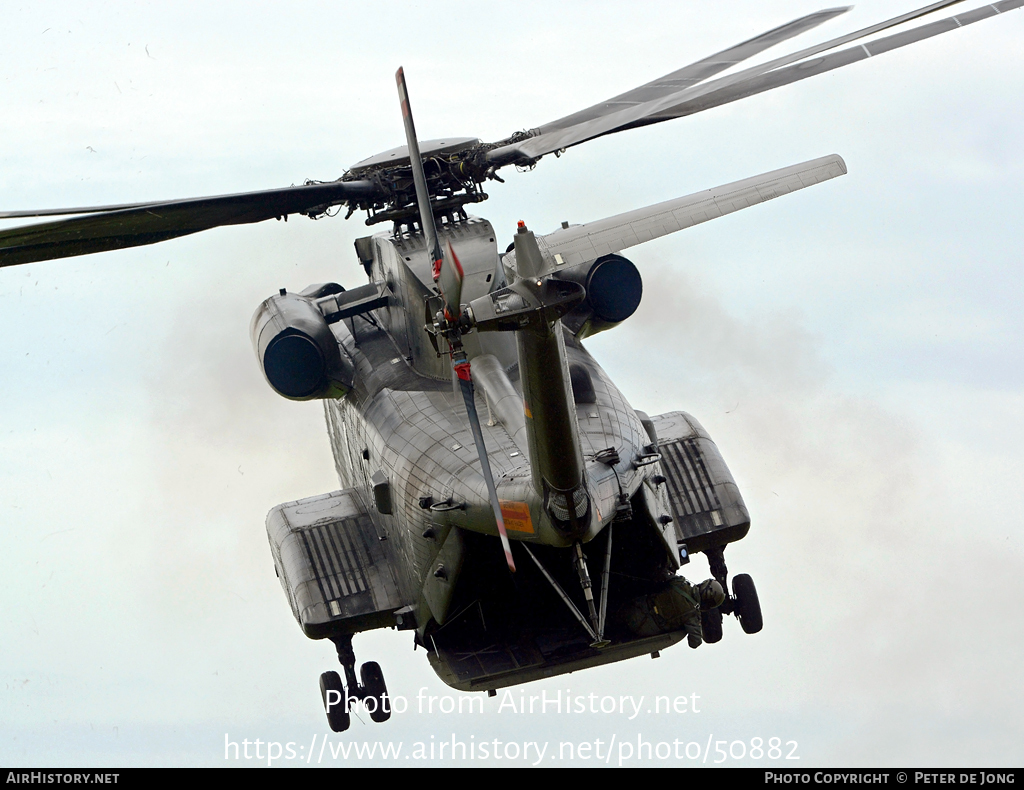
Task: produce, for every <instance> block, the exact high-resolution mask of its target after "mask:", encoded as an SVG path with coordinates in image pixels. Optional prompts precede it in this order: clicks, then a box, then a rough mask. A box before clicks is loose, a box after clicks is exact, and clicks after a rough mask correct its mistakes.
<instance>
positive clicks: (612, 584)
mask: <svg viewBox="0 0 1024 790" xmlns="http://www.w3.org/2000/svg"><path fill="white" fill-rule="evenodd" d="M952 4H953V2H952V1H950V2H939V3H934V4H932V5H930V6H928V7H926V8H923V9H920V10H918V11H915V12H912V13H908V14H905V15H902V16H900V17H897V18H895V19H892V20H889V21H887V22H884V23H881V24H879V25H874V26H872V27H870V28H866V29H864V30H860V31H857V32H856V33H852V34H849V35H847V36H843V37H840V38H837V39H834V40H832V41H829V42H826V43H825V44H822V45H819V46H815V47H811V48H808V49H804V50H801V51H800V52H797V53H794V54H793V55H790V56H786V57H782V58H777V59H775V60H772V61H770V62H768V63H766V64H763V65H760V66H755V67H752V68H747V69H744V70H737V71H734V72H732V73H731V74H728V75H723V74H724V72H726V71H727V70H728V69H729V68H730V67H733V66H735V65H737V64H738V63H740V62H742V61H744V60H746V59H747V58H750V57H753V56H755V55H757V54H759V53H760V52H762V51H764V50H766V49H767V48H768V47H770V46H772V45H775V44H778V43H781V42H783V41H785V40H788V39H789V38H791V37H793V36H795V35H797V34H798V33H801V32H804V31H807V30H810V29H811V28H813V27H815V26H817V25H818V24H821V23H823V22H825V21H827V20H829V19H831V18H833V17H835V16H837V15H839V14H841V13H842V12H843V10H845V9H832V10H828V11H823V12H820V13H817V14H811V15H808V16H806V17H802V18H801V19H797V20H795V21H793V22H791V23H789V24H787V25H783V26H781V27H779V28H775V29H774V30H771V31H769V32H767V33H765V34H763V35H761V36H758V37H756V38H753V39H750V40H749V41H746V42H744V43H742V44H739V45H737V46H735V47H732V48H730V49H728V50H725V51H723V52H720V53H716V54H715V55H712V56H710V57H708V58H705V59H704V60H701V61H698V62H697V63H694V64H692V65H690V66H687V67H684V68H682V69H680V70H678V71H675V72H673V73H671V74H669V75H666V76H665V77H663V78H661V79H659V80H655V81H654V82H651V83H648V84H647V85H644V86H641V87H640V88H637V89H635V90H632V91H629V92H627V93H625V94H622V95H620V96H616V97H614V98H613V99H610V100H609V101H607V102H604V103H602V104H599V105H595V106H594V107H591V108H588V109H586V110H583V111H581V112H578V113H575V114H573V115H570V116H567V117H565V118H563V119H560V120H558V121H554V122H552V123H549V124H545V125H543V126H541V127H538V128H536V129H531V130H529V131H526V132H520V133H517V134H514V135H512V136H510V137H508V138H506V139H504V140H501V141H498V142H494V143H481V142H480V141H479V140H476V139H474V138H448V139H445V140H433V141H428V142H423V143H420V142H419V141H418V140H417V138H416V134H415V129H414V125H413V122H412V113H411V110H410V106H409V99H408V94H407V91H406V88H405V82H404V75H403V73H402V72H401V71H399V74H398V82H399V94H400V97H401V104H402V109H403V116H404V118H405V128H406V137H407V143H406V145H405V146H402V147H400V148H396V149H392V150H391V151H387V152H385V153H383V154H379V155H377V156H374V157H371V158H370V159H367V160H364V161H362V162H360V163H358V164H357V165H355V166H353V167H352V168H351V169H350V170H349V171H348V172H347V173H346V174H345V175H344V176H342V177H341V179H339V180H337V181H333V182H326V183H308V184H306V185H304V186H300V187H291V188H286V189H279V190H271V191H264V192H255V193H246V194H242V195H229V196H222V197H213V198H201V199H192V200H183V201H173V202H162V203H150V204H128V205H118V206H102V207H93V208H88V209H64V210H49V211H38V212H9V213H6V214H3V215H0V216H3V217H6V218H12V217H18V216H46V215H60V214H82V215H84V216H81V217H77V218H73V219H68V220H59V221H54V222H44V223H42V224H37V225H32V226H29V227H27V228H21V229H14V230H11V231H5V232H4V233H3V234H0V265H14V264H19V263H28V262H31V261H40V260H47V259H52V258H58V257H65V256H71V255H81V254H86V253H92V252H100V251H104V250H109V249H117V248H121V247H127V246H134V245H139V244H149V243H154V242H157V241H162V240H165V239H170V238H174V237H177V236H182V235H186V234H189V233H194V232H197V231H200V230H205V229H208V228H212V227H216V226H219V225H227V224H241V223H249V222H258V221H262V220H265V219H270V218H275V217H287V216H288V215H289V214H294V213H301V214H306V215H309V216H320V215H322V214H324V213H326V212H327V211H328V209H331V208H334V207H337V206H346V207H347V208H348V210H349V214H350V215H351V214H352V213H353V212H354V211H357V210H362V211H366V212H368V213H369V219H368V220H367V222H368V223H369V224H371V225H372V224H376V223H390V225H391V229H390V232H386V233H381V234H377V235H375V236H371V237H367V238H365V239H360V240H359V241H358V242H357V243H356V253H357V256H358V259H359V261H360V263H361V264H362V265H363V267H364V268H365V270H366V272H367V276H368V279H369V283H368V284H367V285H366V286H363V287H361V288H356V289H352V290H348V291H345V290H343V289H342V288H341V287H340V286H338V285H334V284H320V285H315V286H310V287H309V288H307V289H306V290H304V291H302V292H299V293H297V294H292V293H288V292H286V291H282V292H280V293H278V294H276V295H275V296H272V297H270V298H269V299H268V300H266V301H265V302H264V303H263V304H262V305H261V306H260V307H259V309H258V310H257V312H256V315H255V316H254V319H253V324H252V337H253V343H254V346H255V350H256V354H257V357H258V359H259V361H260V364H261V367H262V370H263V372H264V374H265V376H266V379H267V381H268V382H269V384H270V385H271V387H272V388H274V389H275V391H277V392H278V393H279V394H281V395H283V396H285V397H287V398H291V399H295V400H308V399H322V400H323V401H324V404H325V411H326V415H327V421H328V427H329V432H330V436H331V443H332V448H333V450H334V456H335V463H336V467H337V471H338V474H339V477H340V479H341V482H342V486H343V489H342V490H340V491H336V492H333V493H331V494H326V495H323V496H319V497H314V498H312V499H306V500H302V501H299V502H291V503H287V504H284V505H281V506H279V507H277V508H275V509H274V510H273V511H272V512H271V514H270V516H269V517H268V522H267V527H268V534H269V538H270V543H271V548H272V552H273V555H274V562H275V566H276V568H277V570H278V573H279V576H280V578H281V581H282V585H283V586H284V589H285V593H286V595H287V597H288V600H289V603H290V604H291V606H292V609H293V612H294V613H295V616H296V618H297V620H298V621H299V623H300V625H301V626H302V628H303V630H304V632H305V633H306V634H307V635H308V636H310V637H313V638H330V639H332V641H333V642H334V643H335V645H336V646H337V648H338V653H339V658H340V659H341V662H342V664H343V667H344V675H345V683H344V684H343V683H342V679H341V676H340V675H338V673H335V672H328V673H325V674H324V675H323V676H322V677H321V693H322V695H323V698H324V702H325V705H326V707H327V709H328V718H329V721H330V723H331V726H332V727H333V728H334V729H336V730H343V729H345V727H346V726H347V724H348V698H355V699H362V700H363V701H364V703H365V704H366V705H367V707H368V708H369V709H370V713H371V717H372V718H374V719H375V720H384V719H386V718H388V715H389V712H388V709H387V705H386V702H385V700H386V687H385V684H384V681H383V677H382V675H381V673H380V670H379V667H378V666H377V665H376V664H375V663H373V662H370V663H368V664H364V665H363V667H362V670H361V673H360V677H358V678H357V676H356V671H355V656H354V654H353V651H352V648H351V638H352V635H353V634H354V633H357V632H359V631H363V630H367V629H371V628H382V627H396V628H399V629H402V630H405V629H408V630H412V631H413V632H414V639H415V642H416V644H417V645H420V646H423V647H424V648H426V651H427V654H428V658H429V659H430V662H431V665H432V666H433V668H434V669H435V671H437V673H438V674H439V676H440V677H441V678H442V679H443V680H444V681H445V682H447V683H449V684H450V685H452V686H454V687H456V688H460V689H465V690H487V691H493V690H494V689H497V688H500V687H503V686H508V685H512V684H516V683H522V682H527V681H530V680H534V679H538V678H542V677H548V676H552V675H557V674H561V673H564V672H571V671H574V670H578V669H582V668H586V667H590V666H596V665H599V664H604V663H609V662H614V661H619V660H623V659H626V658H630V657H633V656H638V655H642V654H645V653H653V652H657V651H659V650H661V649H664V648H666V647H668V646H671V645H672V644H675V643H677V642H679V641H680V640H681V639H683V638H684V637H685V636H686V635H687V633H688V629H689V633H690V634H691V635H693V634H694V632H695V631H696V632H697V633H699V634H700V636H702V637H703V640H704V641H708V642H715V641H718V639H720V638H721V625H722V614H723V613H726V614H728V613H732V614H735V615H736V616H737V617H738V619H739V621H740V624H741V626H742V627H743V630H745V631H748V632H754V631H757V630H759V629H760V626H761V617H760V610H759V606H758V604H757V596H756V592H755V590H754V586H753V582H752V581H751V580H750V577H748V576H744V575H740V576H736V577H734V578H733V579H732V584H731V585H730V584H729V579H728V570H727V568H726V565H725V562H724V547H725V546H726V545H727V544H729V543H731V542H734V541H736V540H739V539H741V538H742V537H744V536H745V535H746V533H747V531H748V529H749V524H750V519H749V516H748V514H747V511H746V508H745V507H744V505H743V501H742V498H741V497H740V494H739V492H738V489H737V487H736V485H735V482H734V481H733V479H732V477H731V475H730V473H729V471H728V469H727V467H726V466H725V463H724V461H723V460H722V458H721V455H720V454H719V453H718V450H717V448H716V447H715V445H714V443H713V442H712V441H711V439H710V437H709V436H708V435H707V433H706V432H705V431H704V430H703V428H701V426H700V424H699V423H698V422H697V421H696V420H694V419H693V418H692V417H690V416H689V415H686V414H684V413H682V412H675V413H671V414H666V415H660V416H656V417H654V418H649V417H648V416H647V415H645V414H643V413H640V412H636V411H634V410H633V409H632V408H631V407H630V406H629V405H628V404H627V403H626V401H625V399H624V398H623V397H622V395H621V394H620V393H619V391H618V389H617V388H616V387H615V386H614V384H613V383H612V382H611V381H610V380H609V378H608V377H607V376H606V375H605V373H604V372H603V371H602V370H601V368H600V367H599V366H598V365H597V364H596V363H595V362H594V361H593V359H592V358H591V357H590V356H589V355H588V354H587V352H586V351H585V349H584V348H583V345H582V341H584V340H585V339H586V338H587V337H589V336H591V335H593V334H595V333H597V332H600V331H604V330H606V329H611V328H613V327H614V326H615V325H617V324H618V323H621V322H622V321H624V320H626V319H627V318H628V317H629V316H630V315H632V314H633V312H634V311H635V310H636V309H637V308H638V307H639V303H640V297H641V292H642V285H641V277H640V274H639V272H638V270H637V269H636V267H635V266H634V265H633V264H632V263H631V262H629V261H628V260H627V259H626V258H624V257H623V256H622V255H620V253H621V252H622V251H623V250H625V249H627V248H629V247H631V246H634V245H636V244H639V243H642V242H643V241H647V240H650V239H653V238H657V237H658V236H661V235H664V234H667V233H671V232H674V231H676V230H680V229H683V228H685V227H689V226H692V225H694V224H697V223H699V222H703V221H706V220H708V219H713V218H715V217H717V216H721V215H722V214H725V213H729V212H731V211H735V210H738V209H740V208H745V207H748V206H751V205H754V204H755V203H759V202H763V201H765V200H768V199H771V198H774V197H777V196H780V195H783V194H787V193H788V192H791V191H794V190H796V189H800V188H803V187H805V186H810V185H813V184H816V183H820V182H821V181H824V180H828V179H830V178H834V177H837V176H839V175H842V174H843V173H845V165H844V164H843V162H842V160H841V159H840V158H839V157H837V156H833V157H825V158H823V159H818V160H814V161H812V162H806V163H803V164H800V165H796V166H793V167H790V168H785V169H782V170H777V171H773V172H771V173H766V174H763V175H761V176H757V177H754V178H752V179H747V180H745V181H741V182H737V183H734V184H728V185H725V186H723V187H719V188H717V189H713V190H709V191H707V192H702V193H698V194H696V195H691V196H687V197H684V198H679V199H676V200H671V201H668V202H667V203H662V204H658V205H655V206H651V207H648V208H645V209H639V210H636V211H632V212H628V213H626V214H623V215H619V216H616V217H610V218H607V219H604V220H598V221H596V222H592V223H587V224H585V225H579V226H568V227H563V228H561V229H559V230H556V231H555V232H554V233H551V234H547V235H544V236H536V235H534V234H533V233H532V232H531V231H529V230H528V229H527V227H526V226H525V224H524V225H521V226H520V228H519V229H518V230H517V232H516V233H515V235H514V241H513V244H512V245H510V247H509V248H508V249H506V250H505V252H504V253H502V252H501V244H499V241H498V238H499V234H496V233H495V231H494V229H493V228H492V227H491V226H490V224H489V223H488V222H487V221H486V220H483V219H479V218H476V217H472V216H470V215H469V214H467V212H466V210H465V207H466V205H467V204H470V203H475V202H480V201H482V200H484V199H486V197H487V195H486V194H485V193H484V192H483V190H482V187H483V185H484V184H485V183H486V182H487V181H490V180H496V181H500V180H501V179H500V177H499V176H498V170H500V169H501V168H503V167H507V166H508V165H514V166H518V167H520V168H529V167H532V166H533V165H535V164H536V163H537V162H538V160H539V159H541V158H542V157H543V156H545V155H546V154H549V153H554V154H556V155H557V154H558V153H560V152H561V151H563V150H564V149H566V148H568V147H571V146H574V145H577V144H579V143H582V142H585V141H587V140H590V139H593V138H595V137H598V136H602V135H605V134H610V133H613V132H618V131H623V130H626V129H631V128H633V127H637V126H643V125H646V124H649V123H655V122H659V121H662V120H668V119H670V118H675V117H681V116H684V115H688V114H692V113H695V112H699V111H701V110H704V109H709V108H711V107H715V106H719V105H721V104H725V103H727V102H731V101H735V100H737V99H739V98H743V97H745V96H749V95H752V94H754V93H758V92H762V91H765V90H769V89H771V88H774V87H778V86H781V85H784V84H788V83H789V82H794V81H797V80H799V79H803V78H804V77H807V76H811V75H812V74H817V73H822V72H824V71H828V70H831V69H834V68H838V67H839V66H842V65H846V64H847V63H851V62H854V61H856V60H860V59H864V58H867V57H870V56H873V55H877V54H880V53H881V52H885V51H887V50H889V49H893V48H896V47H899V46H904V45H906V44H908V43H912V42H914V41H918V40H921V39H923V38H927V37H930V36H933V35H937V34H938V33H941V32H946V31H947V30H953V29H957V28H958V27H961V26H963V25H966V24H970V23H971V22H974V21H978V20H980V19H983V18H986V17H988V16H993V15H995V14H997V13H1000V12H1004V11H1007V10H1011V9H1013V8H1018V7H1019V6H1020V5H1021V2H1016V1H1015V2H1002V3H996V4H994V5H991V6H985V7H984V8H980V9H977V10H976V11H972V12H968V13H965V14H962V15H958V16H956V17H951V18H950V19H946V20H942V21H939V22H935V23H932V24H930V25H926V26H924V27H919V28H916V29H914V30H911V31H908V32H904V33H899V34H896V35H890V36H888V37H884V38H880V39H875V40H872V41H870V42H868V43H866V44H863V43H856V44H855V45H854V46H852V47H850V48H847V49H839V50H838V51H832V50H835V49H837V48H839V47H841V46H843V45H845V44H848V43H854V42H858V41H860V40H861V39H862V38H864V37H866V36H869V35H871V34H874V33H879V32H881V31H883V30H885V29H887V28H889V27H893V26H895V25H898V24H901V23H904V22H909V21H911V20H913V19H915V18H918V17H920V16H923V15H924V14H927V13H931V12H933V11H936V10H938V9H941V8H944V7H946V6H949V5H952ZM483 414H486V415H487V419H486V421H484V420H482V419H481V415H483ZM696 552H703V553H704V554H705V555H707V557H708V559H709V561H710V564H711V569H712V573H713V575H714V576H715V577H716V580H717V581H718V583H719V585H720V586H721V588H722V590H723V591H729V590H730V587H731V594H729V595H728V596H727V597H725V598H724V600H723V601H722V603H721V604H720V605H719V606H717V607H714V606H709V607H707V608H705V609H704V610H703V611H700V609H701V602H700V601H699V600H694V598H693V591H692V589H687V588H682V587H680V586H679V585H678V584H676V583H675V582H674V581H673V580H674V574H675V573H676V571H677V570H678V568H679V566H680V565H681V564H683V563H684V562H685V561H686V560H687V559H688V557H689V555H690V554H692V553H696ZM712 597H714V596H712ZM666 604H667V606H666ZM659 605H661V606H662V610H659V608H658V607H659ZM673 609H674V610H678V611H683V614H682V615H680V616H674V615H673V613H672V610H673ZM695 618H696V619H697V620H698V622H699V626H697V625H696V623H695V622H694V621H695ZM694 641H696V640H694ZM346 687H347V689H346ZM377 701H379V703H378V702H377Z"/></svg>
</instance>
